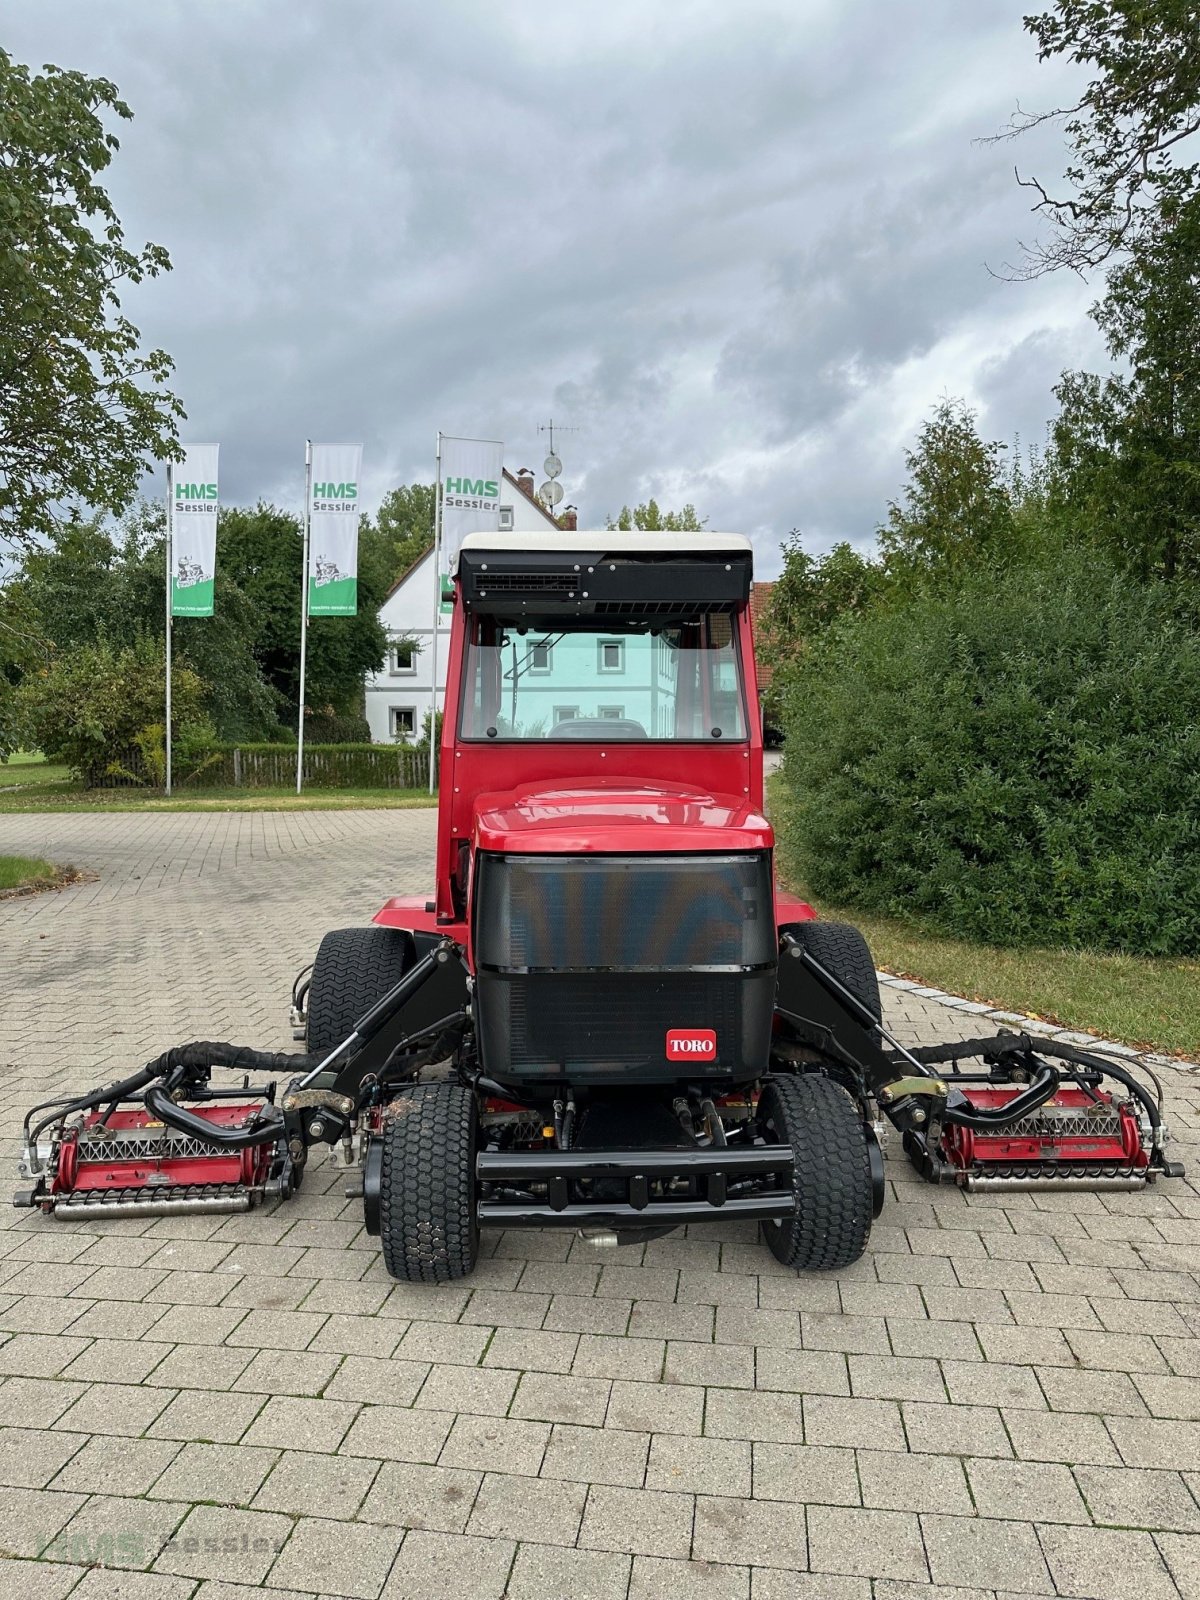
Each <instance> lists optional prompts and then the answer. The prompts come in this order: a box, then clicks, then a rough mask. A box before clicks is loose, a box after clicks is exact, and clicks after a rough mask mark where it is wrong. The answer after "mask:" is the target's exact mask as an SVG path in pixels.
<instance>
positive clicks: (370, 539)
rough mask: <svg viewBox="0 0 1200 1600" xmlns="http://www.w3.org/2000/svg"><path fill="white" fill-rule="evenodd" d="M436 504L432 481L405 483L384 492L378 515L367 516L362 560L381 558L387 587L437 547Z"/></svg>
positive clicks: (361, 541) (362, 534)
mask: <svg viewBox="0 0 1200 1600" xmlns="http://www.w3.org/2000/svg"><path fill="white" fill-rule="evenodd" d="M435 506H436V488H435V486H434V485H433V484H432V483H408V484H401V485H400V486H399V488H397V489H392V490H390V491H389V492H388V493H387V494H385V495H384V497H383V499H382V500H381V501H380V502H379V510H378V511H377V512H376V514H375V516H374V518H371V517H363V519H362V524H361V528H360V531H359V561H360V564H362V563H364V562H366V561H377V562H378V563H379V564H380V567H381V575H382V577H383V580H384V584H385V587H386V588H390V587H391V585H392V584H393V583H395V581H396V579H397V578H400V577H402V576H403V575H404V573H406V572H407V571H408V569H409V567H411V566H412V564H413V562H414V561H418V560H419V559H420V558H421V556H423V555H424V554H425V552H426V550H431V549H432V548H433V519H434V511H435ZM431 581H432V580H431Z"/></svg>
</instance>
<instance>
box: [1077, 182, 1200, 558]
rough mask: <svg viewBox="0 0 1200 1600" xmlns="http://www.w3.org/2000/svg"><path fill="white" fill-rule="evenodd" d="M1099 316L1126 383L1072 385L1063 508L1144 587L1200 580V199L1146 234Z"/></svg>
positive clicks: (1101, 380) (1116, 274)
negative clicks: (1146, 582)
mask: <svg viewBox="0 0 1200 1600" xmlns="http://www.w3.org/2000/svg"><path fill="white" fill-rule="evenodd" d="M1093 316H1094V319H1095V321H1096V322H1097V323H1098V324H1099V326H1100V328H1101V329H1102V330H1103V332H1104V334H1105V337H1106V339H1107V342H1108V347H1109V351H1110V353H1111V355H1112V356H1113V358H1114V359H1115V360H1120V361H1122V362H1124V363H1125V366H1126V372H1125V375H1123V376H1110V377H1097V376H1095V375H1094V374H1091V373H1080V372H1075V373H1065V374H1064V375H1063V379H1062V382H1061V383H1060V385H1059V387H1058V389H1057V390H1056V393H1057V395H1058V399H1059V403H1060V406H1061V410H1060V414H1059V417H1058V419H1057V421H1056V423H1055V426H1054V440H1055V447H1056V452H1057V466H1058V469H1059V471H1060V473H1061V475H1062V477H1063V479H1064V486H1063V495H1064V500H1065V502H1066V503H1067V504H1068V505H1070V506H1071V508H1072V510H1073V512H1074V517H1075V522H1076V525H1077V526H1078V527H1079V528H1080V529H1081V531H1083V530H1086V531H1087V533H1089V534H1090V535H1091V536H1092V537H1094V538H1095V539H1096V540H1098V541H1099V542H1100V543H1102V544H1103V545H1105V546H1107V548H1108V549H1109V550H1110V551H1111V552H1112V553H1113V554H1114V555H1115V556H1116V558H1117V559H1118V560H1119V561H1120V562H1121V564H1122V565H1123V566H1125V567H1128V568H1129V569H1131V570H1132V571H1133V572H1135V573H1136V574H1137V575H1138V576H1140V577H1149V576H1153V575H1158V574H1161V575H1162V576H1163V577H1166V578H1174V577H1176V576H1177V575H1178V574H1180V573H1186V574H1190V575H1191V576H1192V577H1200V195H1197V196H1193V197H1192V198H1190V199H1189V200H1188V201H1186V202H1185V203H1184V204H1183V205H1182V206H1180V207H1179V209H1178V211H1177V212H1175V213H1173V214H1172V215H1171V216H1170V217H1169V218H1165V219H1163V220H1162V221H1161V222H1160V223H1159V224H1158V225H1156V226H1154V227H1152V228H1148V229H1147V230H1146V231H1145V232H1144V234H1143V236H1142V237H1141V238H1140V239H1139V241H1138V242H1137V244H1136V246H1135V247H1134V249H1133V250H1132V252H1131V254H1130V258H1129V260H1128V262H1127V263H1126V264H1125V265H1123V266H1122V267H1120V268H1118V269H1116V270H1115V271H1113V272H1112V273H1110V275H1109V279H1108V292H1107V294H1106V295H1105V297H1104V299H1103V301H1102V302H1101V303H1100V304H1099V305H1098V306H1097V307H1096V308H1095V310H1094V312H1093Z"/></svg>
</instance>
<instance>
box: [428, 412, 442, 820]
mask: <svg viewBox="0 0 1200 1600" xmlns="http://www.w3.org/2000/svg"><path fill="white" fill-rule="evenodd" d="M441 608H442V430H441V429H440V428H439V429H438V436H437V487H436V488H435V489H434V491H433V679H432V688H431V689H430V694H429V792H430V794H432V793H433V784H434V770H435V757H434V752H435V748H436V745H437V687H438V685H437V674H438V638H437V636H438V617H439V616H440V615H441Z"/></svg>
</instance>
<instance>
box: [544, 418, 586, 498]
mask: <svg viewBox="0 0 1200 1600" xmlns="http://www.w3.org/2000/svg"><path fill="white" fill-rule="evenodd" d="M555 427H556V424H555V421H554V418H553V417H551V418H550V421H549V422H547V423H542V424H539V426H538V432H539V433H548V434H549V435H550V454H549V455H548V456H547V457H546V459H545V461H543V462H542V467H543V469H544V470H545V473H546V481H545V483H543V484H542V485H541V487H540V488H539V489H538V492H537V497H538V499H539V500H540V501H541V502H542V504H543V505H544V506H545V507H546V509H547V510H548V511H549V512H550V514H551V516H555V511H554V508H555V506H556V505H558V503H559V501H560V500H561V499H562V497H563V486H562V484H561V483H559V482H558V476H559V473H560V472H561V471H562V462H561V461H560V460H559V458H558V456H557V455H556V454H555V453H554V432H555ZM558 432H559V433H578V432H579V429H578V428H565V427H562V426H561V425H559V426H558ZM556 520H557V517H556Z"/></svg>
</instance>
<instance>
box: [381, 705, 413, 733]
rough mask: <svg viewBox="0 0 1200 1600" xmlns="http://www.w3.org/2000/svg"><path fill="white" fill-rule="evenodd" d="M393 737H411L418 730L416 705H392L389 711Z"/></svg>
mask: <svg viewBox="0 0 1200 1600" xmlns="http://www.w3.org/2000/svg"><path fill="white" fill-rule="evenodd" d="M388 717H389V719H390V725H391V730H392V738H393V739H411V738H412V736H413V734H414V733H416V731H417V708H416V706H392V707H391V708H390V710H389V712H388Z"/></svg>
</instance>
